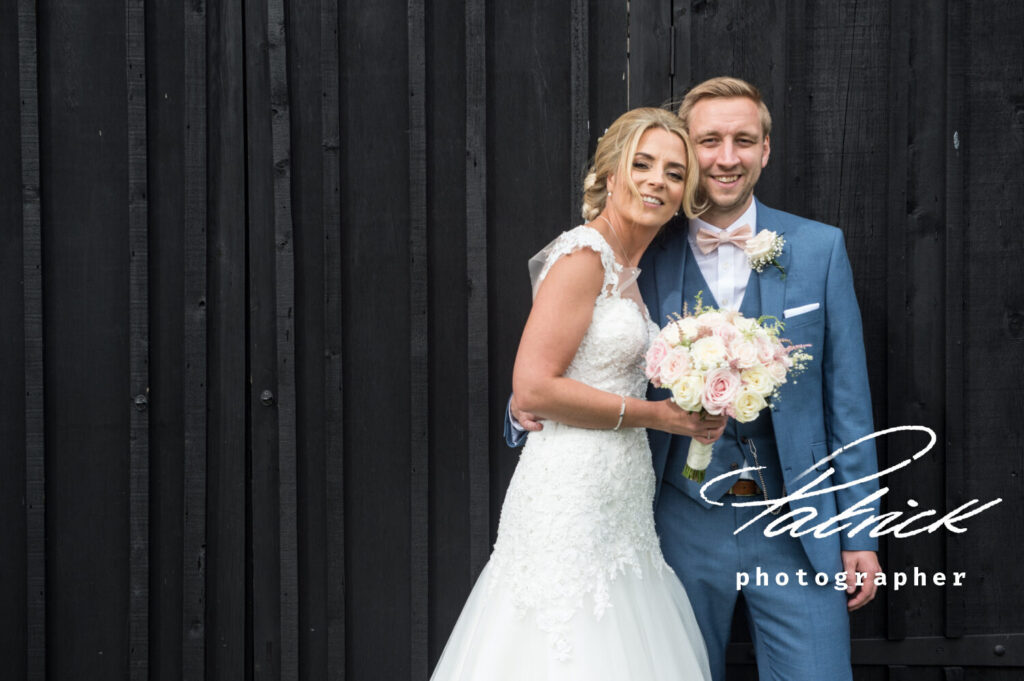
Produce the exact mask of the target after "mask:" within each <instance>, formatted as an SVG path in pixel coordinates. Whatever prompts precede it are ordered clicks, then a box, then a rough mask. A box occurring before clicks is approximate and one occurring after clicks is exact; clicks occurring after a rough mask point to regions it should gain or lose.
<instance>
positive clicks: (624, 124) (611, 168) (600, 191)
mask: <svg viewBox="0 0 1024 681" xmlns="http://www.w3.org/2000/svg"><path fill="white" fill-rule="evenodd" d="M651 128H661V129H662V130H665V131H667V132H670V133H672V134H674V135H676V136H677V137H679V139H681V140H682V141H683V147H684V148H685V149H686V179H685V180H684V184H683V201H682V206H681V209H682V211H683V212H684V213H686V216H687V217H690V218H692V217H696V216H697V215H700V214H701V213H702V212H703V211H704V210H705V209H706V206H705V205H698V204H697V186H698V183H699V180H700V178H699V173H698V171H697V156H696V154H695V153H694V151H693V145H692V144H690V137H689V135H687V134H686V128H684V127H683V121H682V120H681V119H680V118H679V117H678V116H676V115H675V114H674V113H672V112H671V111H667V110H665V109H658V108H654V107H643V108H640V109H633V110H631V111H627V112H626V113H624V114H622V115H621V116H619V117H618V118H617V119H616V120H615V122H614V123H612V124H611V127H609V128H608V130H607V131H606V132H605V133H604V136H602V137H601V138H600V139H599V140H598V141H597V149H596V150H595V151H594V160H593V163H592V164H591V166H590V169H589V170H588V172H587V176H586V178H585V179H584V180H583V218H584V219H585V220H587V221H590V220H593V219H595V218H596V217H597V216H598V215H599V214H600V213H601V211H602V210H604V206H605V203H606V202H607V200H608V184H607V183H608V176H609V175H616V176H618V177H621V178H624V179H625V185H626V186H627V187H628V188H629V191H630V192H632V193H633V195H634V196H636V198H637V199H639V198H640V190H639V189H637V186H636V184H635V183H634V182H633V177H632V173H631V172H630V168H631V167H632V163H633V156H634V155H636V148H637V145H639V144H640V137H641V136H643V134H644V133H645V132H647V131H648V130H650V129H651Z"/></svg>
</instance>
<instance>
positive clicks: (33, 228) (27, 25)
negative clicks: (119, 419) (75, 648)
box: [18, 0, 47, 681]
mask: <svg viewBox="0 0 1024 681" xmlns="http://www.w3.org/2000/svg"><path fill="white" fill-rule="evenodd" d="M36 27H37V23H36V4H35V2H33V1H32V0H19V2H18V81H19V90H20V101H21V183H22V207H21V219H22V248H23V255H22V263H23V268H24V270H23V271H24V296H25V299H24V315H25V331H24V333H25V349H24V352H25V532H26V550H27V560H26V566H25V568H26V584H25V587H26V589H25V594H26V601H27V604H26V607H27V615H26V633H27V636H26V637H27V646H28V649H27V651H26V657H27V665H26V666H27V672H28V674H27V678H28V680H29V681H45V679H46V674H47V670H46V659H47V658H46V655H47V651H46V498H45V490H46V458H45V453H46V450H45V437H44V422H43V277H42V220H41V207H40V200H39V196H40V175H39V76H38V70H37V68H38V63H37V54H38V53H37V34H36Z"/></svg>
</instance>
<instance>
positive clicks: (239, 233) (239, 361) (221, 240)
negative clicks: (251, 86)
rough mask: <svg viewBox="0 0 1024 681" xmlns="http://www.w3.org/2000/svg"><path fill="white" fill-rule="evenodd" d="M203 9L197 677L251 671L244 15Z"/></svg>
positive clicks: (220, 6) (226, 7)
mask: <svg viewBox="0 0 1024 681" xmlns="http://www.w3.org/2000/svg"><path fill="white" fill-rule="evenodd" d="M206 10H207V11H206V33H205V36H206V40H207V43H206V44H207V52H206V62H205V63H206V72H205V74H204V75H203V77H204V82H205V86H206V88H207V96H206V110H205V117H204V118H203V119H200V121H204V120H205V124H206V126H207V136H206V140H207V147H206V163H207V166H206V202H207V204H206V205H207V214H206V223H205V225H204V227H205V230H206V231H205V239H206V267H207V269H206V291H205V296H206V297H205V303H206V310H207V314H206V320H207V325H206V339H205V343H206V367H207V382H206V432H205V433H204V434H203V437H205V439H206V469H205V473H206V534H205V541H206V561H205V564H204V567H205V576H206V582H205V586H206V594H207V599H206V602H205V613H206V629H205V634H206V637H205V648H206V654H205V659H204V664H205V668H206V671H205V675H206V678H209V679H211V680H212V679H220V678H224V677H230V676H233V675H238V674H243V673H245V674H251V673H252V667H253V656H254V654H255V653H254V652H253V651H252V650H251V645H250V642H249V641H250V639H248V637H247V630H249V631H251V628H252V627H251V617H252V612H251V611H250V610H249V608H248V607H247V597H248V593H249V592H250V586H249V582H250V580H251V579H252V575H251V571H250V569H249V568H248V566H247V543H248V539H249V537H248V531H249V530H248V528H249V524H250V521H249V517H248V513H247V494H248V484H247V482H248V480H249V479H250V476H251V475H252V471H251V470H250V466H249V465H248V464H249V462H248V458H249V457H248V455H247V450H248V449H249V447H250V446H251V445H250V439H251V436H250V433H249V431H250V424H249V420H248V419H249V412H250V409H249V404H250V400H251V390H252V389H251V387H250V386H251V385H252V381H251V380H250V377H249V374H250V370H249V366H248V365H249V339H248V328H249V313H248V303H249V300H248V293H247V277H246V271H247V267H248V250H247V248H248V243H247V241H248V239H247V236H248V234H247V231H248V228H247V222H248V220H247V214H248V210H247V201H246V199H247V157H246V133H247V130H246V126H245V121H246V106H245V105H246V101H245V85H246V82H245V75H246V69H245V37H244V36H245V30H244V29H245V25H244V22H243V11H242V5H241V4H240V3H234V4H232V3H211V4H209V5H207V6H206ZM253 68H255V65H254V66H253ZM268 191H269V190H268ZM257 206H259V204H257ZM255 209H256V207H254V210H255ZM201 302H202V301H201ZM271 319H273V317H272V316H271ZM270 323H271V324H273V322H272V321H271V322H270ZM261 390H262V388H261ZM257 392H259V391H257ZM189 558H190V556H186V560H188V559H189ZM211 596H212V598H211ZM263 652H264V651H260V654H261V656H262V654H263Z"/></svg>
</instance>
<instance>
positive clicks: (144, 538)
mask: <svg viewBox="0 0 1024 681" xmlns="http://www.w3.org/2000/svg"><path fill="white" fill-rule="evenodd" d="M145 12H146V7H145V0H125V17H124V20H125V36H126V44H125V57H126V60H125V61H126V63H125V66H126V68H125V83H126V86H125V87H126V90H127V93H128V98H127V109H128V130H127V135H128V185H127V194H128V251H129V256H128V257H129V262H128V288H129V293H128V334H129V341H128V343H129V356H128V364H129V368H128V371H129V382H130V385H129V392H130V395H131V399H130V404H129V406H128V407H127V409H128V412H129V418H128V422H129V426H128V430H129V454H128V455H129V459H130V461H129V466H128V467H129V481H128V506H129V509H128V513H129V519H128V525H129V538H128V542H129V556H128V563H129V566H128V573H129V574H128V651H129V660H128V668H129V669H128V671H129V674H130V678H131V679H132V681H146V680H147V679H148V678H149V649H150V645H149V641H150V634H149V621H150V608H149V603H150V592H149V585H150V574H149V546H150V532H149V528H150V512H149V509H150V462H149V452H150V447H149V442H150V430H149V424H150V419H149V414H150V412H149V399H150V396H149V203H148V196H149V186H148V175H147V168H148V162H147V161H148V156H147V144H148V139H147V135H146V105H147V102H146V14H145Z"/></svg>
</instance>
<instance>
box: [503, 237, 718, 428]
mask: <svg viewBox="0 0 1024 681" xmlns="http://www.w3.org/2000/svg"><path fill="white" fill-rule="evenodd" d="M603 281H604V270H603V269H602V266H601V257H600V256H599V255H598V254H597V253H596V252H594V251H592V250H590V249H581V250H579V251H576V252H575V253H573V254H571V255H567V256H563V257H562V258H560V259H559V260H558V262H557V263H555V264H554V265H553V266H552V267H551V270H550V271H549V272H548V274H547V277H546V278H545V279H544V282H543V284H542V285H541V287H540V289H539V290H538V291H537V297H536V298H535V299H534V301H533V308H532V309H531V310H530V316H529V318H528V319H527V320H526V328H525V329H523V337H522V340H521V341H520V342H519V351H518V353H517V354H516V362H515V368H514V369H513V373H512V389H513V392H514V393H515V396H516V402H517V405H518V407H519V408H520V409H523V410H525V411H528V412H531V413H533V414H535V415H537V416H539V417H541V418H547V419H552V420H555V421H559V422H561V423H565V424H568V425H572V426H579V427H581V428H605V429H606V428H614V427H615V424H616V423H618V420H619V410H620V408H621V406H622V398H621V397H620V396H619V395H616V394H614V393H610V392H605V391H603V390H598V389H597V388H593V387H591V386H588V385H585V384H583V383H580V382H579V381H575V380H573V379H571V378H566V377H565V372H566V369H568V367H569V363H570V362H571V361H572V358H573V357H574V356H575V355H576V350H577V349H578V348H579V346H580V343H581V342H582V341H583V336H584V334H586V332H587V327H589V326H590V321H591V319H592V317H593V313H594V301H595V300H596V299H597V296H598V295H599V294H600V292H601V286H602V284H603ZM724 426H725V419H724V418H723V417H720V416H719V417H715V416H705V417H704V418H701V416H700V415H699V414H690V413H688V412H685V411H683V410H682V409H680V408H679V407H677V406H676V405H674V404H673V403H672V402H671V401H670V400H660V401H657V402H648V401H647V400H642V399H636V398H632V397H627V398H626V413H625V416H624V418H623V420H622V427H643V428H655V429H657V430H664V431H667V432H670V433H677V434H680V435H688V436H691V437H697V438H698V439H699V440H701V441H704V442H712V441H714V440H715V439H717V438H718V436H719V435H721V431H722V429H723V428H724ZM709 433H710V434H711V436H712V437H710V438H708V437H707V435H708V434H709Z"/></svg>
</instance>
